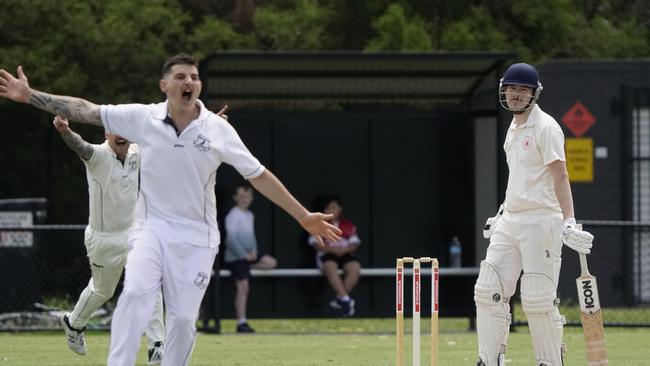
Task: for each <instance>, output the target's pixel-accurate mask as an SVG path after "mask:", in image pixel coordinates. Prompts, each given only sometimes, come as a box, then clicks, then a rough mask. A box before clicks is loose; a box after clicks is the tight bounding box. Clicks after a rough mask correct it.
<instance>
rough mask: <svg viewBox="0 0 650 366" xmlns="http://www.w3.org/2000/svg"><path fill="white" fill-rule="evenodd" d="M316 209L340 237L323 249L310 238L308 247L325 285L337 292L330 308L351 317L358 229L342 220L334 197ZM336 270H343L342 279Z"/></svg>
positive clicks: (339, 203)
mask: <svg viewBox="0 0 650 366" xmlns="http://www.w3.org/2000/svg"><path fill="white" fill-rule="evenodd" d="M319 209H322V210H323V212H324V213H327V214H331V215H332V218H331V219H330V220H328V221H329V222H330V223H331V224H332V225H334V226H336V227H338V228H339V229H340V230H341V231H342V234H341V238H340V239H339V240H336V241H331V240H326V241H325V246H318V245H316V243H317V241H316V238H315V237H314V236H310V237H309V244H310V245H312V246H313V247H314V249H316V264H317V265H318V268H320V269H321V270H322V271H323V274H324V275H325V277H326V278H327V281H328V283H329V284H330V286H331V287H332V289H333V290H334V292H336V299H334V300H332V301H331V302H330V306H331V307H333V308H336V309H341V314H342V315H343V316H353V315H354V299H352V298H351V297H350V293H351V292H352V290H353V289H354V287H355V286H356V285H357V282H359V273H360V272H361V263H359V260H358V259H357V257H356V256H355V254H354V253H355V252H356V251H357V248H359V245H361V240H360V239H359V236H357V227H356V226H355V225H354V224H353V223H352V222H351V221H349V220H347V219H345V218H344V217H343V215H342V214H343V204H342V201H341V199H340V198H339V197H337V196H334V195H331V196H327V197H324V199H323V201H322V202H321V207H319ZM339 268H342V269H343V278H341V276H339V273H338V270H339Z"/></svg>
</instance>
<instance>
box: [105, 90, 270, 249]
mask: <svg viewBox="0 0 650 366" xmlns="http://www.w3.org/2000/svg"><path fill="white" fill-rule="evenodd" d="M197 103H198V106H199V107H200V109H201V111H200V114H199V117H198V118H197V119H195V120H193V121H192V122H191V123H190V124H189V125H188V126H187V127H186V128H185V129H184V130H183V132H182V133H181V134H180V136H176V131H175V130H174V128H173V127H172V126H171V125H170V124H167V123H165V122H164V121H165V118H166V117H167V110H168V108H167V102H163V103H158V104H149V105H144V104H120V105H102V106H101V107H100V111H101V118H102V122H103V124H104V127H105V128H106V131H108V132H109V133H113V134H117V135H120V136H123V137H124V138H126V139H128V140H130V141H133V142H136V143H137V144H138V146H139V148H140V155H141V160H142V163H141V169H140V197H139V198H138V201H139V202H138V206H139V209H138V210H137V213H136V215H137V217H136V220H137V221H138V222H141V223H142V225H144V226H145V227H151V228H153V229H155V230H157V231H158V232H160V233H162V234H163V235H166V236H168V237H170V238H172V239H175V240H178V241H183V242H187V243H190V244H193V245H198V246H209V247H216V246H218V245H219V242H220V238H219V229H218V227H217V206H216V197H215V191H214V189H215V183H216V175H217V168H218V167H219V165H221V163H227V164H230V165H232V166H233V167H234V168H235V169H236V170H237V171H238V172H239V173H240V174H241V175H242V176H243V177H244V178H246V179H251V178H255V177H257V176H259V175H260V174H262V173H263V172H264V166H263V165H262V164H260V162H259V161H258V160H257V159H256V158H255V157H253V155H252V154H251V153H250V152H249V151H248V149H247V148H246V146H245V145H244V143H243V142H242V141H241V139H240V138H239V135H237V132H236V131H235V129H234V128H233V127H232V126H231V125H230V124H229V123H228V122H227V121H225V120H224V119H223V118H221V117H218V116H217V115H216V114H214V113H212V112H210V111H208V110H207V109H206V108H205V107H204V105H203V103H201V101H197ZM140 201H141V202H140Z"/></svg>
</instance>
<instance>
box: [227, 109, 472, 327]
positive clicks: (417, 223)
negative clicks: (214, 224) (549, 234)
mask: <svg viewBox="0 0 650 366" xmlns="http://www.w3.org/2000/svg"><path fill="white" fill-rule="evenodd" d="M229 119H230V122H231V123H232V124H233V125H234V126H235V128H236V129H237V131H238V133H239V134H240V135H241V137H242V139H243V141H244V142H245V143H246V145H247V146H248V147H249V149H250V150H251V152H252V153H253V154H254V155H255V156H257V157H258V159H260V161H261V162H262V164H264V165H265V166H266V167H267V168H269V169H271V170H272V171H273V172H274V173H275V174H276V175H277V176H278V177H279V178H280V179H281V180H282V182H283V183H284V184H285V185H286V186H287V188H288V189H289V190H290V191H291V192H292V193H293V194H294V195H295V196H296V197H297V198H298V200H299V201H301V202H302V203H304V204H305V205H307V206H311V204H312V202H313V201H314V199H315V198H317V197H318V195H320V194H323V193H335V194H338V195H340V196H341V198H342V199H343V204H344V213H345V215H346V216H347V217H348V218H349V219H350V220H352V221H353V222H354V223H355V224H356V225H357V227H358V230H359V235H360V238H361V240H362V242H363V244H362V246H361V248H360V250H359V252H358V255H359V257H360V259H361V263H362V265H363V266H364V267H393V266H394V263H395V258H397V257H399V256H437V257H439V258H440V259H441V261H442V265H443V266H444V265H445V264H446V261H447V258H446V253H447V244H448V242H449V240H450V238H451V236H453V235H458V236H459V237H460V239H461V241H462V242H463V244H464V245H465V248H466V253H468V255H467V256H465V258H464V262H466V265H468V266H473V265H474V258H472V256H471V255H470V254H471V253H473V245H474V243H473V242H472V240H473V228H474V223H473V207H474V203H473V202H474V197H473V196H472V194H469V193H468V192H473V175H472V174H473V162H472V156H473V155H472V154H473V147H472V141H473V140H472V131H471V128H470V126H471V124H470V123H469V122H468V121H469V119H468V117H467V115H465V114H463V113H433V112H428V113H395V112H393V113H391V114H382V113H372V112H370V113H344V112H332V113H322V112H319V113H282V112H273V113H251V112H248V113H236V112H232V113H230V114H229ZM241 180H242V178H241V177H240V176H239V175H238V174H237V173H236V172H235V170H234V169H232V168H231V167H229V166H224V167H222V168H220V170H219V173H218V176H217V194H218V198H217V199H218V210H219V211H218V215H219V217H220V219H222V218H223V216H224V215H225V214H226V213H227V212H228V210H229V209H230V208H231V207H232V199H231V195H232V186H233V185H234V184H235V183H236V182H238V181H241ZM252 210H253V212H254V213H255V217H256V233H257V238H258V242H259V249H260V252H263V253H269V254H272V255H274V256H275V257H276V258H277V259H278V266H279V267H280V268H296V267H297V268H305V267H314V266H315V263H314V251H313V249H312V248H311V247H309V246H308V245H307V244H306V238H307V235H306V233H305V232H304V231H303V230H302V229H301V228H300V226H299V225H298V224H297V223H296V222H295V221H294V220H293V219H292V218H291V217H290V216H288V215H287V214H286V213H284V211H282V210H281V209H279V208H277V207H275V206H274V205H272V204H271V203H270V202H269V201H267V200H266V199H265V198H263V197H262V196H261V195H259V194H257V196H256V200H255V202H254V204H253V206H252ZM224 282H225V283H224V286H223V291H222V296H221V297H222V298H221V303H222V309H223V312H224V315H225V316H229V315H232V291H233V289H232V285H231V284H230V283H229V282H231V281H230V280H226V281H224ZM252 286H253V287H252V292H251V293H252V295H251V302H250V304H249V309H250V311H249V312H250V313H251V314H252V315H254V314H256V312H257V313H258V314H260V313H264V312H265V309H266V310H267V311H268V309H269V306H270V303H269V299H278V298H282V299H286V298H292V301H291V304H292V305H291V306H290V307H289V306H287V309H283V310H289V308H294V309H293V310H291V311H296V309H303V310H305V309H307V310H306V311H308V312H309V314H312V315H313V314H314V311H315V312H318V311H319V309H320V310H322V309H323V308H326V306H327V302H328V301H329V300H330V299H331V297H333V293H332V292H331V290H329V288H328V286H327V284H326V283H325V280H324V279H323V278H316V279H310V280H300V281H293V280H278V281H270V280H261V279H258V280H254V282H253V284H252ZM393 286H394V284H393V280H392V279H390V278H388V279H381V280H362V281H361V284H360V285H359V288H358V290H357V291H356V292H355V293H354V294H353V296H354V297H356V298H359V299H363V300H362V301H358V307H359V312H360V315H361V314H363V313H364V311H366V312H367V313H373V314H377V311H380V312H383V314H384V315H387V314H390V313H391V312H392V309H393V308H392V306H393V305H392V302H393V297H394V290H393ZM379 303H381V304H382V305H381V306H379V305H376V304H379ZM384 303H385V304H384ZM364 308H365V309H364ZM309 309H311V310H309ZM373 309H375V310H373Z"/></svg>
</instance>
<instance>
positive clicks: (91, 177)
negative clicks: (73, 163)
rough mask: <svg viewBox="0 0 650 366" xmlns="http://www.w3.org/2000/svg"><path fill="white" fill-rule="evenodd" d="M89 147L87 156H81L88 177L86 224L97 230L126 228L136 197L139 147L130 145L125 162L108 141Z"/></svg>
mask: <svg viewBox="0 0 650 366" xmlns="http://www.w3.org/2000/svg"><path fill="white" fill-rule="evenodd" d="M92 147H93V155H92V156H91V157H90V159H89V160H88V161H84V160H83V159H82V161H83V162H84V163H85V164H86V179H87V180H88V197H89V198H88V201H89V208H90V214H89V217H88V226H90V227H91V228H92V229H93V230H95V231H99V232H118V231H123V230H126V229H128V228H129V227H130V226H131V223H132V222H133V208H134V207H135V202H136V200H137V198H138V169H139V168H140V157H139V153H138V146H137V145H135V144H131V146H129V151H128V153H127V155H126V157H125V159H124V164H122V162H121V161H120V160H119V159H118V158H117V155H116V154H115V152H114V151H113V149H111V147H110V146H109V145H108V141H105V142H104V143H103V144H101V145H92Z"/></svg>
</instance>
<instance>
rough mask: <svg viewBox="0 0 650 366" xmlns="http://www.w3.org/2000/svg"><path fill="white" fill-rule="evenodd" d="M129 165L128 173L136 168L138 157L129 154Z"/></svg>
mask: <svg viewBox="0 0 650 366" xmlns="http://www.w3.org/2000/svg"><path fill="white" fill-rule="evenodd" d="M127 164H128V167H129V173H132V172H135V171H136V170H138V158H137V157H136V156H135V155H131V157H130V158H129V161H128V162H127Z"/></svg>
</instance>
